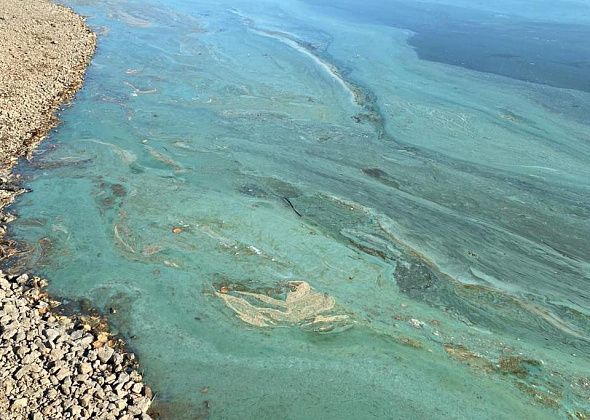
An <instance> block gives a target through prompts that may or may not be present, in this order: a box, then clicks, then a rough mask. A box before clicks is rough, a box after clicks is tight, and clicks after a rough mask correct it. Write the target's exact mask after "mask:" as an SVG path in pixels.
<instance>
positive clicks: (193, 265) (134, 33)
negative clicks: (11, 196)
mask: <svg viewBox="0 0 590 420" xmlns="http://www.w3.org/2000/svg"><path fill="white" fill-rule="evenodd" d="M69 4H70V5H71V6H73V7H74V8H75V9H76V10H78V11H79V12H81V13H82V14H85V15H88V16H89V23H90V24H91V25H92V26H93V27H94V28H95V29H96V30H97V32H98V33H99V34H100V37H99V46H98V52H97V55H96V57H95V59H94V61H93V63H92V66H91V68H90V70H89V73H88V77H87V83H86V85H85V87H84V89H83V90H82V92H81V93H80V94H79V95H78V98H77V100H76V102H75V104H74V106H72V107H70V108H68V109H66V110H64V112H63V114H62V115H61V117H62V119H63V124H62V125H61V126H60V127H59V128H58V129H57V130H55V132H54V133H53V135H52V136H51V139H50V140H49V141H48V142H47V143H45V145H44V146H43V150H41V151H40V152H39V153H38V155H37V156H36V157H35V159H34V160H33V162H32V163H31V164H30V165H23V167H22V172H23V174H24V176H25V179H26V181H27V184H28V185H29V186H30V187H31V188H32V190H33V192H32V193H30V194H28V195H26V196H24V197H22V198H21V199H20V201H19V202H18V203H17V204H16V205H15V206H14V207H13V211H16V212H18V213H19V215H20V218H19V219H18V221H17V222H15V223H14V225H13V233H14V235H16V236H17V237H19V238H23V239H24V240H26V244H27V245H23V246H24V247H25V251H26V252H25V253H24V257H23V258H22V259H21V260H20V261H18V262H17V263H20V264H27V265H28V266H30V267H35V269H36V270H37V271H39V272H41V273H42V274H44V275H46V276H48V277H49V278H50V279H51V286H50V289H51V292H53V293H55V294H57V295H60V296H63V297H64V298H66V299H70V300H72V301H76V300H79V299H82V298H87V299H89V300H90V301H91V302H92V303H93V304H95V305H96V306H98V307H99V308H100V309H102V310H103V311H104V312H105V313H108V312H115V313H113V314H111V315H110V320H111V322H112V324H113V328H114V329H115V331H117V332H118V333H119V334H121V335H122V336H123V337H125V338H126V339H127V341H128V342H129V344H130V347H131V348H132V349H133V350H134V351H136V352H137V353H138V355H139V357H140V359H141V361H142V366H143V368H144V369H145V375H146V378H147V381H148V382H149V383H151V384H153V387H154V389H155V390H156V392H157V400H156V403H155V410H156V411H158V412H159V413H160V414H161V415H162V416H164V417H165V418H201V417H202V418H205V417H207V416H209V417H211V418H269V419H271V418H272V419H274V418H338V419H343V418H350V419H359V418H372V417H377V418H401V417H404V418H407V417H410V418H431V417H435V418H439V417H453V418H514V416H515V415H516V416H517V417H519V418H535V419H537V418H555V417H557V416H561V417H565V416H567V415H568V414H569V415H575V413H576V412H578V413H588V411H589V410H590V407H589V404H588V397H589V396H590V390H589V386H590V385H588V384H589V383H590V381H589V380H588V376H589V373H588V372H590V361H589V356H590V351H589V346H588V342H589V340H590V323H589V316H590V305H589V303H590V294H589V293H588V284H589V281H590V269H589V261H588V256H589V255H590V243H589V241H588V239H587V238H588V237H590V223H589V216H590V200H589V198H588V197H589V196H590V195H589V193H590V185H589V183H588V179H590V165H589V162H590V159H589V156H590V141H589V138H588V132H589V131H588V123H589V120H588V117H587V115H588V114H587V113H585V112H583V110H586V109H589V108H590V96H589V94H588V93H587V92H585V91H586V90H587V86H588V85H587V79H586V78H585V77H586V76H587V75H586V74H585V73H584V76H583V77H582V76H580V74H581V73H577V72H572V73H569V74H570V75H571V80H572V82H571V83H569V84H567V83H565V82H563V80H565V79H564V77H566V76H565V75H566V74H567V73H563V72H562V70H563V68H562V67H555V66H554V65H553V64H547V63H549V62H550V61H551V60H553V58H554V57H553V55H552V54H557V52H556V51H559V50H558V49H555V50H549V51H547V56H546V57H545V56H543V55H542V54H544V53H545V50H544V49H542V48H539V49H538V50H535V51H536V52H535V54H541V56H540V57H539V58H538V59H539V62H541V63H545V64H546V66H545V67H543V70H542V71H541V70H540V71H539V72H532V73H531V74H533V75H534V77H533V76H530V77H528V76H527V77H524V76H523V77H521V75H520V73H518V71H516V70H514V69H508V70H506V71H505V72H501V71H494V70H493V68H491V67H490V66H493V65H498V63H501V62H504V61H505V60H506V59H507V57H504V56H498V57H495V58H494V57H493V56H490V57H489V60H488V62H489V63H491V64H486V63H484V62H482V58H481V55H477V54H474V53H473V51H472V49H470V47H468V46H467V45H464V46H465V48H463V49H461V48H458V47H457V45H458V44H461V43H463V42H464V41H462V40H461V38H451V37H449V36H447V35H446V32H445V33H443V35H441V36H442V37H443V38H442V39H443V40H445V42H446V43H445V44H444V45H445V46H446V47H448V48H450V49H451V50H452V51H453V52H454V54H456V55H455V56H454V57H457V58H453V59H451V58H449V60H442V59H437V57H440V54H442V53H441V48H442V47H441V46H439V45H437V44H435V43H433V42H431V41H428V42H426V41H424V42H425V44H423V45H419V43H420V39H422V40H424V39H426V38H424V37H431V36H433V35H432V34H428V33H420V32H418V33H417V34H416V33H413V32H410V31H409V30H408V29H413V30H416V28H417V27H418V26H419V25H418V24H416V25H418V26H410V25H401V24H399V23H398V22H397V21H395V20H390V19H389V18H390V17H391V16H392V15H393V13H392V12H391V13H390V11H389V10H388V9H384V10H385V11H384V13H383V16H375V14H374V12H373V11H372V10H371V9H370V7H371V6H370V3H369V5H367V6H366V8H361V6H360V5H356V4H354V6H355V7H356V6H358V9H354V8H353V9H350V3H341V7H340V8H339V10H338V11H337V12H336V11H335V9H334V7H332V6H333V5H332V6H330V5H329V4H323V5H317V4H306V3H303V2H299V1H282V2H277V1H273V0H266V1H261V2H256V3H255V4H254V3H252V2H249V1H239V0H235V1H215V2H213V1H211V2H207V1H205V0H203V1H200V0H199V1H196V0H195V1H188V0H187V1H178V0H174V1H171V0H170V1H162V2H139V1H132V0H126V1H109V0H102V1H98V2H83V1H80V2H72V3H69ZM344 6H346V7H344ZM347 7H348V8H347ZM441 7H442V6H441V5H440V4H438V5H432V8H436V10H439V9H440V8H441ZM357 10H358V11H357ZM461 10H464V9H461ZM464 13H466V14H468V15H469V19H473V20H474V21H475V22H476V23H477V24H476V25H475V29H473V31H471V32H469V34H471V35H470V36H472V37H473V38H474V40H475V41H474V42H480V43H481V45H484V46H485V45H487V44H486V42H488V41H486V40H487V39H488V38H486V36H484V35H482V34H481V31H480V28H481V27H482V25H484V24H485V23H486V22H487V21H486V19H491V18H490V17H489V16H490V13H491V12H490V10H484V9H483V8H482V9H481V10H474V9H471V10H468V11H466V12H464ZM433 16H437V15H436V14H434V15H433ZM386 17H387V18H386ZM391 19H393V17H391ZM405 19H407V20H408V21H413V20H415V19H414V17H413V15H411V14H409V15H408V16H407V17H406V18H405ZM453 19H458V20H461V19H463V15H458V14H453ZM535 19H536V20H537V21H538V20H539V18H538V17H536V18H535ZM532 20H533V18H530V19H529V21H532ZM461 22H463V23H462V24H464V20H461ZM510 22H511V25H512V26H511V28H512V29H513V30H514V31H518V30H519V28H520V29H521V30H523V31H526V30H528V29H527V28H529V26H526V25H529V23H527V24H526V25H523V26H518V24H517V23H515V22H516V18H510ZM552 22H553V21H552ZM488 23H489V24H490V27H491V28H492V29H491V31H492V32H491V33H493V31H500V30H501V28H498V27H496V26H494V25H496V22H495V20H494V21H490V22H488ZM552 24H554V25H557V26H555V29H554V33H555V36H556V37H565V36H566V34H565V32H567V31H564V30H563V28H574V29H575V30H578V29H579V30H581V31H586V30H587V27H585V26H583V25H584V22H579V21H577V22H571V21H570V20H568V19H565V18H563V21H561V22H558V23H555V22H553V23H552ZM396 25H397V26H396ZM537 25H540V26H539V28H543V29H542V30H543V31H545V30H546V28H548V27H549V25H550V24H549V23H547V22H545V23H537ZM543 25H546V26H543ZM560 25H562V26H560ZM573 25H578V26H573ZM420 27H421V28H424V27H427V28H432V30H435V29H436V28H437V27H436V25H435V26H430V25H426V26H424V25H423V26H420ZM581 27H583V28H582V29H580V28H581ZM576 28H577V29H576ZM574 29H572V30H574ZM539 30H541V29H539ZM502 33H505V32H502ZM420 37H422V38H420ZM492 38H493V39H494V40H495V41H497V39H496V38H495V37H492ZM490 39H491V38H490ZM498 42H500V41H498ZM502 42H504V41H502ZM505 42H506V43H507V44H506V45H508V44H510V42H509V41H505ZM531 42H532V41H531ZM411 43H413V44H414V47H415V48H416V49H414V47H412V45H411ZM514 48H516V47H514ZM576 48H578V47H576ZM584 48H586V47H583V46H579V51H582V52H583V51H584ZM428 51H431V53H429V52H428ZM491 51H492V49H490V54H496V53H495V52H493V53H492V52H491ZM494 51H495V50H494ZM498 51H504V49H499V50H498ZM510 51H512V50H510ZM532 53H533V52H532V50H528V49H527V51H524V52H522V54H525V55H526V54H532ZM429 54H430V55H429ZM437 54H438V55H437ZM478 54H484V52H482V51H479V52H478ZM498 54H504V53H503V52H500V53H498ZM507 54H512V52H509V53H507ZM519 54H520V53H519ZM564 54H565V53H564ZM570 55H571V54H570ZM420 57H422V58H426V59H427V60H424V59H421V58H420ZM460 57H469V58H470V60H471V61H470V63H475V64H473V65H470V64H465V65H450V64H458V63H457V62H455V61H457V60H459V61H460V60H462V58H460ZM526 59H527V60H528V58H526ZM566 59H567V60H570V59H571V57H570V56H568V57H567V58H566ZM439 61H441V62H439ZM478 66H480V67H478ZM474 70H482V71H481V72H478V71H474ZM493 73H499V75H496V74H493ZM505 76H509V77H505ZM523 79H524V80H523ZM568 80H569V79H568ZM531 82H539V83H531ZM564 88H570V89H564ZM571 88H574V89H571ZM301 281H304V282H306V283H308V284H309V285H310V286H311V287H312V290H313V291H314V293H319V294H320V295H319V296H324V297H325V299H327V300H329V301H330V302H334V303H335V304H334V306H333V307H330V308H329V309H327V310H326V311H325V312H322V313H318V314H316V315H318V316H323V317H340V318H338V320H337V321H336V320H334V319H335V318H329V319H328V320H325V319H324V320H322V319H321V318H318V317H317V316H311V317H307V318H306V319H301V320H293V319H291V318H289V319H288V320H287V321H284V320H283V321H277V322H276V325H275V326H274V327H272V326H266V327H262V326H256V325H252V323H248V322H245V321H244V319H240V318H239V317H238V313H236V311H235V310H233V309H232V308H231V307H229V306H228V305H227V304H226V301H225V300H224V298H223V297H222V296H220V295H219V292H220V291H223V294H229V295H230V296H233V297H235V298H244V296H249V297H248V299H250V300H249V302H250V303H252V304H253V305H258V306H257V307H258V309H253V310H254V311H257V312H256V313H259V312H260V311H261V309H260V308H261V307H264V308H267V309H266V310H268V308H271V309H275V310H276V309H277V306H276V301H271V300H270V299H271V298H272V299H277V300H279V301H280V300H285V299H286V298H287V296H288V295H289V293H292V292H293V284H295V283H293V282H301ZM241 292H246V293H253V294H256V296H258V297H259V298H258V299H256V298H252V295H244V294H242V293H241ZM260 297H262V299H263V300H262V301H261V300H260ZM264 299H266V301H264ZM269 302H274V303H272V304H271V303H269ZM273 305H274V306H273ZM111 309H115V311H111Z"/></svg>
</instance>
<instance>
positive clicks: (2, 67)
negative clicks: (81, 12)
mask: <svg viewBox="0 0 590 420" xmlns="http://www.w3.org/2000/svg"><path fill="white" fill-rule="evenodd" d="M95 44H96V37H95V35H94V33H92V31H90V29H89V28H88V27H87V26H86V24H85V23H84V19H83V18H82V17H80V16H78V15H77V14H75V13H74V12H72V11H71V10H70V9H67V8H65V7H63V6H58V5H56V4H54V3H52V2H50V1H48V0H0V166H2V164H5V165H8V166H10V165H12V164H14V162H15V161H16V159H17V158H18V157H20V156H22V155H25V154H29V153H30V152H31V151H32V150H33V149H34V147H35V146H36V145H37V143H38V142H39V141H40V140H42V139H43V137H44V136H45V135H46V134H47V132H48V131H49V129H51V128H52V127H53V126H54V125H55V124H56V122H57V119H56V118H55V116H54V112H55V111H56V109H57V107H58V106H59V105H60V104H62V103H63V102H64V101H66V100H68V99H70V98H71V97H72V95H73V94H74V93H75V92H76V91H77V90H78V88H79V87H80V86H81V85H82V81H83V77H84V71H85V70H86V67H87V66H88V63H89V62H90V59H91V58H92V55H93V53H94V46H95Z"/></svg>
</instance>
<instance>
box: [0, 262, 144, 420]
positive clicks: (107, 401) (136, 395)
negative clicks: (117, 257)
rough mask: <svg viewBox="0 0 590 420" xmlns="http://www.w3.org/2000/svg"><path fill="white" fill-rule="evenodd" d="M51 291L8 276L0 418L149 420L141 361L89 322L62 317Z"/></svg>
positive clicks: (0, 326) (0, 350) (0, 291)
mask: <svg viewBox="0 0 590 420" xmlns="http://www.w3.org/2000/svg"><path fill="white" fill-rule="evenodd" d="M44 286H45V282H44V280H42V279H39V278H37V277H34V278H29V276H27V275H26V274H25V275H21V276H18V277H9V276H6V275H5V274H3V273H2V272H0V333H1V335H0V338H1V341H0V417H1V418H3V419H46V418H52V419H57V418H75V419H80V418H93V419H94V418H96V419H133V418H142V419H148V418H149V416H148V415H147V414H146V412H147V410H148V408H149V406H150V403H151V399H152V393H151V390H150V389H149V388H148V387H146V386H145V385H144V384H143V383H142V376H141V374H140V373H138V372H137V370H136V368H135V358H134V356H133V355H132V354H128V353H122V352H120V351H116V350H115V349H114V348H113V347H111V344H112V341H111V340H109V339H108V334H106V333H104V332H103V333H99V332H97V331H95V330H94V331H93V330H92V328H91V326H90V325H89V324H86V323H84V318H80V319H72V318H71V317H66V316H59V315H57V314H56V313H55V312H54V311H53V310H52V307H53V306H55V305H56V303H55V302H53V301H51V300H50V299H49V298H48V297H47V294H46V293H44V291H43V287H44Z"/></svg>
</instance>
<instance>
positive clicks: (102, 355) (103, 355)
mask: <svg viewBox="0 0 590 420" xmlns="http://www.w3.org/2000/svg"><path fill="white" fill-rule="evenodd" d="M114 352H115V350H113V349H112V348H111V347H108V346H103V347H101V348H100V349H99V350H98V358H99V359H100V361H101V362H103V363H106V362H108V361H109V359H110V358H111V356H112V355H113V353H114Z"/></svg>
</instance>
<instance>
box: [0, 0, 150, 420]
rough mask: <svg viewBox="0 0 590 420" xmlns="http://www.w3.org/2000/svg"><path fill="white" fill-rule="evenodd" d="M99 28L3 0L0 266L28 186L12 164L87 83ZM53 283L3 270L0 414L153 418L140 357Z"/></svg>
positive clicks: (47, 8)
mask: <svg viewBox="0 0 590 420" xmlns="http://www.w3.org/2000/svg"><path fill="white" fill-rule="evenodd" d="M95 45H96V36H95V34H94V33H93V32H92V31H91V30H90V29H89V28H88V27H87V25H86V23H85V22H84V19H83V18H82V17H80V16H78V15H77V14H75V13H74V12H73V11H71V10H70V9H68V8H66V7H63V6H59V5H56V4H54V3H52V2H51V1H49V0H0V262H2V263H4V264H5V263H6V260H7V259H9V258H10V257H12V256H14V255H15V254H16V253H17V252H18V251H17V249H16V247H15V246H14V243H13V242H12V241H10V240H8V239H6V238H5V233H6V230H7V224H8V223H9V222H10V221H12V220H13V219H14V216H12V215H10V214H6V213H5V212H4V209H5V207H6V206H7V205H9V204H10V203H12V202H13V201H14V199H15V198H16V197H17V196H18V195H19V194H21V193H23V192H25V190H24V189H23V188H21V186H20V184H19V180H18V177H17V176H15V175H14V174H13V172H12V169H13V168H14V166H15V165H16V163H17V162H18V159H19V158H22V157H29V158H30V157H31V156H32V152H33V150H34V149H35V147H36V146H37V144H38V143H39V142H40V141H42V140H43V138H44V137H45V136H46V135H47V133H48V132H49V131H50V130H51V129H52V128H53V127H55V125H57V123H58V119H57V117H56V112H57V111H58V109H59V107H60V106H61V105H63V104H64V103H65V102H67V101H68V100H70V99H71V98H72V97H73V96H74V94H75V93H76V91H77V90H78V89H79V88H80V87H81V86H82V83H83V79H84V73H85V71H86V68H87V67H88V65H89V63H90V60H91V58H92V56H93V54H94V50H95ZM46 286H47V282H46V281H45V280H43V279H40V278H38V277H32V276H29V275H27V274H16V275H15V274H11V275H8V274H5V273H3V272H1V271H0V418H2V419H44V418H53V419H57V418H99V419H133V418H144V419H146V418H150V417H149V415H148V414H146V413H147V411H148V409H149V407H150V404H151V400H152V398H153V396H152V392H151V390H150V389H149V388H148V387H147V386H145V385H144V384H143V382H142V375H141V374H140V373H139V372H138V370H137V363H136V360H135V356H134V355H133V354H131V353H129V352H127V351H126V350H125V347H124V343H123V342H122V341H121V340H117V339H115V338H114V337H112V336H111V335H110V334H109V332H108V328H107V323H106V321H105V320H104V319H103V318H101V317H100V316H98V315H96V314H94V315H76V316H72V315H65V314H63V313H60V311H59V307H60V304H59V302H57V301H56V300H54V299H52V298H50V297H49V296H48V294H47V293H46V292H45V291H44V288H45V287H46Z"/></svg>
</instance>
